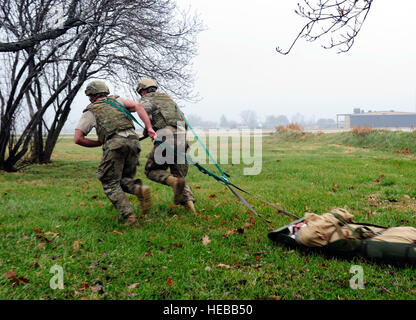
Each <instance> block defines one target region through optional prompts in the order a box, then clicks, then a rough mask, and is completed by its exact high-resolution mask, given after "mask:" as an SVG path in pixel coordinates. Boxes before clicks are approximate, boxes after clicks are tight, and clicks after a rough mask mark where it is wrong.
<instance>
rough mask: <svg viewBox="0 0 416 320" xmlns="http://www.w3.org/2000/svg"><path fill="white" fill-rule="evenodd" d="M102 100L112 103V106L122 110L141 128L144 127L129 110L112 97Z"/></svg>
mask: <svg viewBox="0 0 416 320" xmlns="http://www.w3.org/2000/svg"><path fill="white" fill-rule="evenodd" d="M103 102H105V103H107V104H109V105H112V106H113V107H115V108H117V109H118V110H120V111H121V112H123V113H124V114H125V115H126V116H127V117H128V118H130V119H131V120H133V121H134V122H135V123H137V124H138V125H139V126H140V127H142V128H143V129H145V128H144V127H143V125H142V124H141V123H140V122H139V121H137V120H136V118H135V117H134V116H133V115H132V114H131V112H130V111H129V110H127V109H126V108H125V107H124V106H123V105H122V104H121V103H119V102H118V101H117V100H115V99H112V98H107V99H105V100H103Z"/></svg>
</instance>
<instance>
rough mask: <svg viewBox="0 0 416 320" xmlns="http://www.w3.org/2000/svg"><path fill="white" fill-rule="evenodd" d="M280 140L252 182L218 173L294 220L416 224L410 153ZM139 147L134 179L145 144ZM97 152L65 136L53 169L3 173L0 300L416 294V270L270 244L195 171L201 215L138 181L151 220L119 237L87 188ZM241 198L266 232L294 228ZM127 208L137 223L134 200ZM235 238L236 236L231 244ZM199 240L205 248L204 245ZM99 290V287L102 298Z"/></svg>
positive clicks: (112, 217) (323, 140)
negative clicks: (323, 216) (354, 284)
mask: <svg viewBox="0 0 416 320" xmlns="http://www.w3.org/2000/svg"><path fill="white" fill-rule="evenodd" d="M286 138H287V137H281V136H274V137H269V138H265V139H264V141H263V170H262V173H261V174H260V175H258V176H243V175H242V168H243V167H244V165H233V166H231V165H225V166H224V170H225V171H227V172H228V173H230V174H231V176H232V181H233V182H234V183H235V184H237V185H240V186H242V187H243V188H246V189H247V190H249V191H252V192H254V193H258V194H260V195H262V196H263V197H264V198H267V199H269V200H270V201H272V202H274V203H277V204H278V205H279V206H281V207H283V208H285V209H286V210H288V211H291V212H293V213H295V214H297V215H298V216H302V215H303V214H304V212H306V211H308V212H315V213H324V212H327V211H328V210H330V209H331V208H333V207H344V206H346V207H347V208H348V209H349V210H350V212H352V213H353V214H354V215H355V220H356V221H360V222H370V223H375V224H381V225H391V226H398V225H401V224H403V223H406V224H407V225H410V226H416V220H415V218H416V217H415V208H416V199H415V194H416V185H415V183H414V181H415V180H416V170H415V165H414V162H415V159H414V156H413V155H408V154H397V153H395V152H392V151H394V150H392V151H391V152H385V150H384V149H383V150H380V151H378V150H369V149H362V148H356V147H352V146H349V145H352V144H350V143H347V144H346V145H345V146H344V145H342V144H341V142H340V141H339V140H337V141H335V140H334V139H335V138H334V136H331V135H321V136H313V137H309V138H303V137H299V136H298V137H294V138H293V137H291V138H290V139H286ZM337 139H341V138H339V137H337ZM402 142H403V141H402ZM404 143H405V142H404ZM143 148H144V150H143V152H142V154H141V166H140V167H138V176H139V177H144V174H143V165H144V163H145V155H146V154H147V153H148V151H149V150H150V143H149V141H146V142H144V143H143ZM393 149H394V148H393ZM100 155H101V150H100V149H99V148H96V149H87V148H82V147H79V146H75V145H74V144H73V142H72V140H71V139H63V140H61V141H60V142H59V143H58V145H57V148H56V151H55V153H54V156H53V162H52V163H51V164H49V165H40V166H31V167H27V168H25V169H24V170H23V171H22V172H19V173H12V174H10V173H4V172H2V173H0V234H1V239H2V241H1V243H0V299H85V298H88V299H267V298H269V297H272V296H275V297H280V298H281V299H414V298H415V293H416V291H415V290H416V285H415V279H414V269H411V268H406V267H405V268H399V267H395V266H389V265H387V266H386V265H377V264H373V263H369V262H366V261H364V260H359V259H356V260H354V261H345V260H337V259H327V258H325V257H323V256H321V255H319V254H308V255H307V254H306V253H303V252H297V251H293V250H289V249H287V248H284V247H281V246H279V245H275V244H273V243H272V242H271V241H270V240H269V239H268V238H267V233H268V226H266V225H265V224H264V223H263V222H262V221H260V220H258V219H256V220H255V224H252V219H251V218H252V217H251V216H250V214H249V213H248V212H247V210H246V209H245V207H244V206H242V205H241V204H240V203H239V202H238V200H237V199H235V198H234V197H233V196H232V194H231V193H230V192H229V191H227V190H226V188H224V186H222V185H220V184H219V183H217V182H215V181H214V180H213V179H211V178H209V177H208V176H206V175H202V174H200V173H199V172H198V171H197V170H196V169H195V168H191V169H190V173H189V176H188V179H187V180H188V182H189V183H190V185H191V186H192V187H193V190H194V193H195V196H196V199H197V203H196V204H195V206H196V209H197V211H198V215H197V216H194V215H192V214H189V213H186V212H185V211H184V210H183V209H182V208H180V207H179V208H177V207H174V206H171V202H172V198H173V193H172V190H171V189H169V188H168V187H166V186H162V185H159V184H155V183H153V182H149V181H148V180H147V179H144V180H145V181H146V184H148V185H150V186H151V188H152V198H153V203H154V207H153V211H152V212H151V213H150V214H148V215H146V216H141V218H140V222H141V226H142V227H141V229H140V230H137V229H133V228H127V227H124V226H122V224H121V223H120V221H119V218H118V215H117V212H116V211H115V210H114V209H113V208H112V205H111V203H110V202H109V200H108V199H107V198H106V197H105V195H104V194H103V191H102V187H101V184H100V182H99V181H98V180H97V179H96V178H95V171H96V169H97V166H98V163H99V160H100ZM208 167H209V168H210V169H212V170H213V171H214V170H215V168H214V167H213V166H212V165H211V166H208ZM248 199H249V198H248ZM249 200H250V202H251V203H252V204H254V205H255V208H256V209H257V210H258V211H259V212H260V213H262V214H263V215H264V216H266V217H267V218H269V219H270V220H272V227H273V228H277V227H280V226H283V225H285V224H287V223H288V222H289V219H288V218H287V217H284V216H280V215H277V214H276V213H275V212H274V211H273V210H272V209H270V208H268V207H264V206H263V205H262V204H261V203H258V202H256V201H255V200H254V199H249ZM131 203H132V205H133V206H134V207H135V209H136V211H137V212H138V213H140V209H139V206H138V201H137V199H135V198H134V197H131ZM34 228H36V229H40V230H42V231H43V233H42V234H43V235H44V236H45V237H47V238H48V240H50V242H49V243H47V242H46V241H45V240H44V239H42V238H38V237H37V235H38V233H36V232H35V231H34ZM238 228H243V229H244V232H243V233H234V234H227V231H230V230H232V229H238ZM47 232H49V233H48V234H46V233H47ZM52 233H57V235H56V236H54V235H53V234H52ZM205 235H207V236H208V237H209V239H210V240H211V242H210V243H209V244H208V245H206V246H205V245H203V244H202V242H201V239H202V237H203V236H205ZM74 242H75V244H76V243H78V242H79V243H80V246H79V250H77V248H76V246H74ZM41 243H45V245H42V244H41ZM39 244H41V245H39ZM74 247H75V248H74ZM55 264H59V265H61V266H62V267H63V269H64V285H65V288H64V290H52V289H51V288H50V287H49V281H50V279H51V277H52V276H53V274H51V273H49V271H50V268H51V267H52V266H53V265H55ZM221 264H223V265H227V266H229V268H227V267H220V266H219V265H221ZM356 264H358V265H361V266H362V267H363V268H364V272H365V275H364V281H365V289H364V290H352V289H350V287H349V280H350V278H351V277H352V274H350V273H349V270H350V268H351V266H352V265H356ZM11 270H13V271H15V272H16V275H17V277H24V278H25V279H27V280H28V281H29V282H28V283H20V285H15V284H13V283H12V281H10V279H6V277H5V272H6V271H11ZM133 284H137V285H135V286H132V285H133ZM97 286H102V288H103V289H102V290H99V291H98V292H97V290H95V288H97Z"/></svg>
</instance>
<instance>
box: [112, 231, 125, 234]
mask: <svg viewBox="0 0 416 320" xmlns="http://www.w3.org/2000/svg"><path fill="white" fill-rule="evenodd" d="M113 233H114V234H119V235H122V234H123V232H118V231H117V230H113Z"/></svg>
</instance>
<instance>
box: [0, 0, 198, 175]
mask: <svg viewBox="0 0 416 320" xmlns="http://www.w3.org/2000/svg"><path fill="white" fill-rule="evenodd" d="M25 1H26V2H27V3H28V4H30V5H33V6H34V8H36V10H30V7H29V8H28V9H23V7H22V6H20V5H21V2H25ZM7 2H8V3H11V2H13V3H14V4H15V6H11V7H9V9H10V8H14V10H15V11H12V12H11V13H10V14H9V16H8V19H9V21H8V27H7V29H6V28H3V29H0V34H5V35H6V36H7V37H9V38H12V37H14V38H17V39H20V38H24V37H26V36H27V35H29V36H30V37H31V35H36V34H40V33H42V30H43V29H44V28H45V23H46V22H45V17H47V16H50V14H51V12H50V11H51V10H52V9H51V8H52V7H51V6H52V5H58V6H62V7H63V8H66V6H67V5H71V4H72V3H74V1H73V0H71V1H70V0H48V1H45V0H13V1H12V0H7ZM16 4H19V6H17V5H16ZM35 4H36V5H35ZM77 4H78V10H80V12H83V16H84V17H85V19H86V20H85V21H88V23H85V24H82V25H78V26H77V27H76V28H72V29H70V30H67V31H66V33H65V34H62V35H61V36H59V37H58V38H56V39H54V40H44V41H42V42H40V43H37V44H35V45H34V46H29V47H28V48H25V49H23V50H19V51H16V52H6V53H4V54H3V55H1V54H0V58H2V60H3V61H4V62H5V68H4V69H3V68H2V69H1V71H0V111H1V115H0V116H1V122H0V136H1V137H0V169H3V170H8V171H13V170H15V169H16V168H18V167H19V166H20V164H21V159H22V158H23V157H25V156H27V154H28V151H29V149H30V145H31V144H32V154H31V157H30V159H29V160H30V162H31V163H33V162H34V163H39V162H48V161H50V157H51V154H52V151H53V148H54V146H55V144H56V141H57V139H58V136H59V134H60V132H61V130H62V127H63V126H64V124H65V121H66V120H67V118H68V115H69V112H70V110H71V105H72V103H73V100H74V98H75V96H76V94H77V93H78V91H79V90H80V89H81V87H82V86H83V85H84V83H85V81H87V80H88V79H90V78H102V79H111V80H112V81H114V82H116V86H123V85H129V86H131V87H132V86H133V85H134V84H135V83H136V81H137V79H138V78H140V77H143V76H147V77H152V78H155V79H156V80H157V81H158V82H159V83H160V85H161V87H162V88H164V89H165V90H167V91H170V92H173V94H174V95H175V96H176V97H181V98H188V97H190V96H191V88H192V82H193V74H192V72H191V69H190V67H189V66H190V59H191V58H192V57H193V56H194V55H195V54H196V40H195V36H196V34H197V33H198V32H199V31H200V30H201V24H200V21H199V20H198V18H196V17H192V16H190V15H189V14H188V13H186V12H179V11H178V10H177V8H176V4H175V2H174V0H123V1H121V0H97V1H95V2H94V4H93V5H92V4H91V2H90V1H87V0H79V1H77ZM1 6H3V2H2V3H1V5H0V10H4V9H2V8H1ZM21 10H23V11H21ZM63 12H66V11H63ZM64 17H65V21H67V16H65V13H64ZM12 26H13V28H12ZM177 88H180V89H181V90H177ZM17 131H18V132H19V134H17ZM19 161H20V162H19Z"/></svg>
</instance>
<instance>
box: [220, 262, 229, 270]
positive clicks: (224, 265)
mask: <svg viewBox="0 0 416 320" xmlns="http://www.w3.org/2000/svg"><path fill="white" fill-rule="evenodd" d="M218 267H220V268H225V269H230V268H231V267H230V266H229V265H228V264H223V263H220V264H219V265H218Z"/></svg>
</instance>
